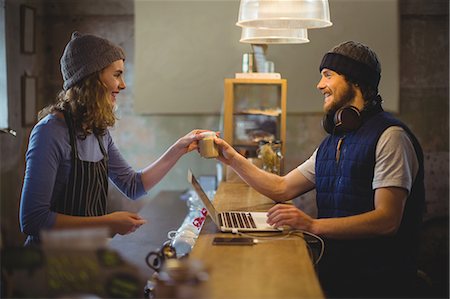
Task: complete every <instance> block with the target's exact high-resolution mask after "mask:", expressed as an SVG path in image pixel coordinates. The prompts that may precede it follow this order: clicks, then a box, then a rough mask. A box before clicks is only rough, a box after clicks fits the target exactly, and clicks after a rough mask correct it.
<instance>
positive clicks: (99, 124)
mask: <svg viewBox="0 0 450 299" xmlns="http://www.w3.org/2000/svg"><path fill="white" fill-rule="evenodd" d="M63 111H68V112H69V113H70V114H71V116H72V120H73V122H74V126H75V129H76V131H77V135H78V136H80V137H82V138H86V136H88V135H89V134H92V133H94V134H95V135H104V134H105V133H106V130H107V128H108V127H112V126H114V124H115V122H116V119H117V118H116V116H115V114H114V111H113V107H112V105H111V102H110V100H109V95H108V93H107V90H106V86H105V85H104V84H103V83H102V82H101V81H100V72H95V73H94V74H92V75H89V76H88V77H86V78H85V79H83V80H82V81H80V82H79V83H77V84H75V85H74V86H73V87H71V88H70V89H68V90H62V91H60V93H59V94H58V96H57V102H56V103H55V104H52V105H49V106H47V107H45V108H44V109H42V110H41V111H39V114H38V118H39V120H40V119H42V118H43V117H45V116H46V115H48V114H50V113H54V112H63Z"/></svg>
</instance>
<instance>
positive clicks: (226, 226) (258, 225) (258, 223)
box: [188, 169, 283, 233]
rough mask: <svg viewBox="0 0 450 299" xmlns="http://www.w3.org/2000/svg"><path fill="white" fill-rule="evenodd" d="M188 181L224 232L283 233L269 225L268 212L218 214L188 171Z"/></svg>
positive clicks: (228, 212) (227, 212) (225, 212)
mask: <svg viewBox="0 0 450 299" xmlns="http://www.w3.org/2000/svg"><path fill="white" fill-rule="evenodd" d="M188 181H189V182H190V183H191V184H192V186H193V187H194V190H195V192H196V193H197V194H198V197H199V198H200V199H201V201H202V202H203V204H204V205H205V208H206V211H208V215H209V216H210V217H211V219H212V221H213V222H214V223H215V224H216V226H217V228H218V229H220V230H221V231H222V232H232V233H237V232H281V231H283V229H282V228H275V227H273V226H271V225H269V224H268V223H267V213H266V212H249V211H224V212H217V210H216V208H214V205H213V204H212V202H211V201H210V200H209V198H208V195H206V193H205V191H204V190H203V188H202V186H201V185H200V183H199V182H198V180H197V179H196V177H195V176H194V174H193V173H192V171H191V170H190V169H189V170H188Z"/></svg>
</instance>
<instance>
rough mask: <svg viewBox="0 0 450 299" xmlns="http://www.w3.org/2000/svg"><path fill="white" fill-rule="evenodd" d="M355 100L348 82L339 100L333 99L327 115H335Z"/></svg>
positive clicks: (353, 91) (353, 92)
mask: <svg viewBox="0 0 450 299" xmlns="http://www.w3.org/2000/svg"><path fill="white" fill-rule="evenodd" d="M354 98H355V88H354V87H353V85H352V84H350V83H349V82H346V87H345V90H344V92H343V94H342V96H341V97H340V98H339V99H336V98H335V99H334V101H333V103H332V104H331V107H330V110H328V112H327V113H333V114H334V113H335V112H336V111H337V110H338V109H340V108H342V107H345V106H349V104H350V103H351V102H352V101H353V99H354Z"/></svg>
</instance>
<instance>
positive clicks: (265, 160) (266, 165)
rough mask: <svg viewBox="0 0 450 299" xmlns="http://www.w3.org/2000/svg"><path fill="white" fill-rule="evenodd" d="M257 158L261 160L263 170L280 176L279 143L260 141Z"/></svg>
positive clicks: (280, 157)
mask: <svg viewBox="0 0 450 299" xmlns="http://www.w3.org/2000/svg"><path fill="white" fill-rule="evenodd" d="M258 158H259V159H261V162H262V169H263V170H265V171H267V172H271V173H275V174H278V175H279V174H281V165H282V163H281V162H282V159H283V155H282V153H281V141H280V140H275V141H260V142H259V147H258Z"/></svg>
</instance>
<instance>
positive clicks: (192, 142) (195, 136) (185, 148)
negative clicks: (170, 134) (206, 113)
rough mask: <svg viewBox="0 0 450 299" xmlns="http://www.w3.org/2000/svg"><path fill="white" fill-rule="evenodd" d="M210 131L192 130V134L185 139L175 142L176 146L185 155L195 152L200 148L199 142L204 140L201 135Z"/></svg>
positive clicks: (188, 134)
mask: <svg viewBox="0 0 450 299" xmlns="http://www.w3.org/2000/svg"><path fill="white" fill-rule="evenodd" d="M208 131H209V130H200V129H196V130H192V131H191V132H189V133H187V134H186V135H184V136H183V137H181V138H180V139H178V140H177V142H175V146H176V147H177V148H179V149H181V152H182V153H183V154H186V153H189V152H190V151H193V150H195V149H197V148H198V141H199V140H200V139H203V137H204V136H203V135H201V133H203V132H208Z"/></svg>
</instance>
